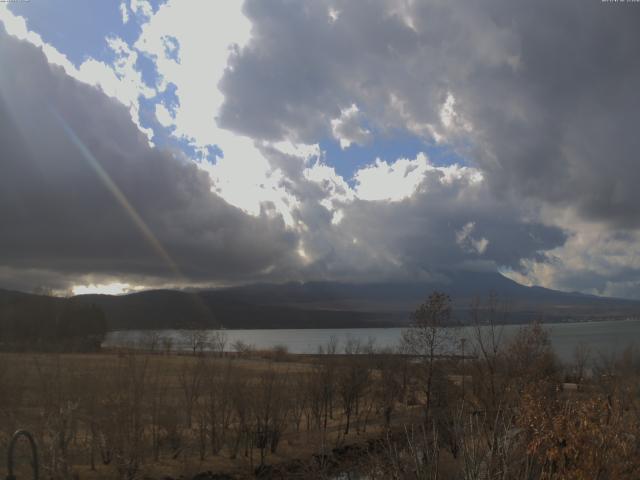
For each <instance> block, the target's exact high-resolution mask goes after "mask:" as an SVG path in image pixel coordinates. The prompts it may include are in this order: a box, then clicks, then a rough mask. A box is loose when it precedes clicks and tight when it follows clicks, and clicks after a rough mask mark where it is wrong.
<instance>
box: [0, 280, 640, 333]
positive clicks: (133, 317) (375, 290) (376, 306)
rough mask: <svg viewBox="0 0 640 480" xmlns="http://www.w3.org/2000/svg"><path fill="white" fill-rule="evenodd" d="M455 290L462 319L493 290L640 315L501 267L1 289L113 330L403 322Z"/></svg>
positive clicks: (512, 297) (550, 305) (531, 314)
mask: <svg viewBox="0 0 640 480" xmlns="http://www.w3.org/2000/svg"><path fill="white" fill-rule="evenodd" d="M434 290H439V291H444V292H446V293H448V294H449V295H450V296H451V297H452V299H453V301H454V314H455V316H456V318H457V320H458V321H460V322H463V323H464V322H465V321H467V320H468V319H469V307H470V305H471V303H472V301H473V299H474V298H477V297H481V298H483V297H486V296H487V295H488V294H489V293H491V292H493V293H495V294H497V295H498V296H499V297H500V298H502V299H505V300H506V301H508V305H509V307H508V308H509V321H511V322H514V323H519V322H526V321H530V320H533V319H541V320H544V321H568V320H580V321H582V320H594V319H612V318H621V317H628V316H637V315H640V302H637V301H632V300H625V299H615V298H605V297H597V296H593V295H585V294H581V293H566V292H560V291H556V290H550V289H546V288H541V287H526V286H523V285H520V284H518V283H516V282H514V281H512V280H510V279H508V278H506V277H504V276H502V275H500V274H497V273H480V272H448V273H447V274H446V275H443V276H442V277H441V278H440V279H438V280H437V281H433V282H404V283H402V282H401V283H397V282H396V283H390V282H386V283H368V284H356V283H338V282H307V283H296V282H290V283H283V284H267V283H264V284H251V285H245V286H238V287H229V288H220V289H212V290H203V291H193V292H191V291H181V290H151V291H145V292H138V293H132V294H129V295H122V296H112V295H80V296H76V297H73V298H71V299H66V300H65V299H55V298H50V299H47V298H46V297H39V296H37V295H31V294H25V293H20V292H9V291H0V318H2V316H1V315H3V314H5V313H6V312H7V311H8V309H9V305H13V307H11V308H14V309H15V305H16V304H20V305H32V304H36V303H41V302H53V303H56V304H61V303H64V302H74V303H80V304H84V305H96V306H98V307H100V309H101V310H102V311H103V312H104V315H105V318H106V321H107V325H108V328H109V329H110V330H123V329H162V328H215V327H218V326H223V327H224V328H340V327H376V326H378V327H379V326H399V325H403V324H406V322H407V320H408V319H409V316H410V313H411V311H412V310H413V309H414V308H415V307H416V306H417V305H418V304H419V303H420V302H422V301H423V300H424V299H425V298H426V297H427V295H428V294H429V293H430V292H432V291H434Z"/></svg>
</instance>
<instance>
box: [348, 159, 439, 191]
mask: <svg viewBox="0 0 640 480" xmlns="http://www.w3.org/2000/svg"><path fill="white" fill-rule="evenodd" d="M431 169H433V167H432V166H431V165H430V163H429V160H428V158H427V156H426V155H425V154H424V153H419V154H418V156H417V157H416V158H415V159H413V160H411V159H408V158H400V159H398V160H396V161H395V162H391V163H387V162H386V161H384V160H380V159H377V160H376V161H375V163H374V164H372V165H368V166H366V167H364V168H362V169H360V170H358V171H357V172H356V173H355V175H354V179H355V181H356V186H355V192H356V195H357V196H358V198H360V199H362V200H392V201H399V200H402V199H405V198H407V197H410V196H411V195H413V193H414V192H415V191H416V189H417V188H418V185H420V183H421V182H422V180H423V178H424V174H425V173H426V172H427V171H429V170H431Z"/></svg>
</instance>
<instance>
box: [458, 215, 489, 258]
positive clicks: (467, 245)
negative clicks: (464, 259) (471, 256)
mask: <svg viewBox="0 0 640 480" xmlns="http://www.w3.org/2000/svg"><path fill="white" fill-rule="evenodd" d="M475 226H476V224H475V222H468V223H466V224H465V225H464V226H463V227H462V228H461V229H460V230H458V231H457V232H456V243H457V244H458V245H459V246H460V248H462V250H463V251H465V252H473V253H477V254H479V255H482V254H483V253H484V252H485V250H486V249H487V247H488V246H489V240H487V239H486V238H484V237H482V238H480V239H476V238H473V237H472V236H471V234H472V233H473V230H474V229H475Z"/></svg>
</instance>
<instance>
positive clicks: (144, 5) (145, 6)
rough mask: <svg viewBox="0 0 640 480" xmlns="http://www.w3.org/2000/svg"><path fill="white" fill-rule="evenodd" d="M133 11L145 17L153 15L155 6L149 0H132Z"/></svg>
mask: <svg viewBox="0 0 640 480" xmlns="http://www.w3.org/2000/svg"><path fill="white" fill-rule="evenodd" d="M131 11H132V12H133V13H134V14H136V15H140V16H142V17H144V18H149V17H150V16H151V15H153V8H152V7H151V4H150V3H149V1H148V0H131Z"/></svg>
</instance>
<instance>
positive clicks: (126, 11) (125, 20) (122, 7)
mask: <svg viewBox="0 0 640 480" xmlns="http://www.w3.org/2000/svg"><path fill="white" fill-rule="evenodd" d="M120 15H121V16H122V23H124V24H126V23H128V22H129V9H128V8H127V3H126V2H125V1H124V0H123V1H122V2H121V3H120Z"/></svg>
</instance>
